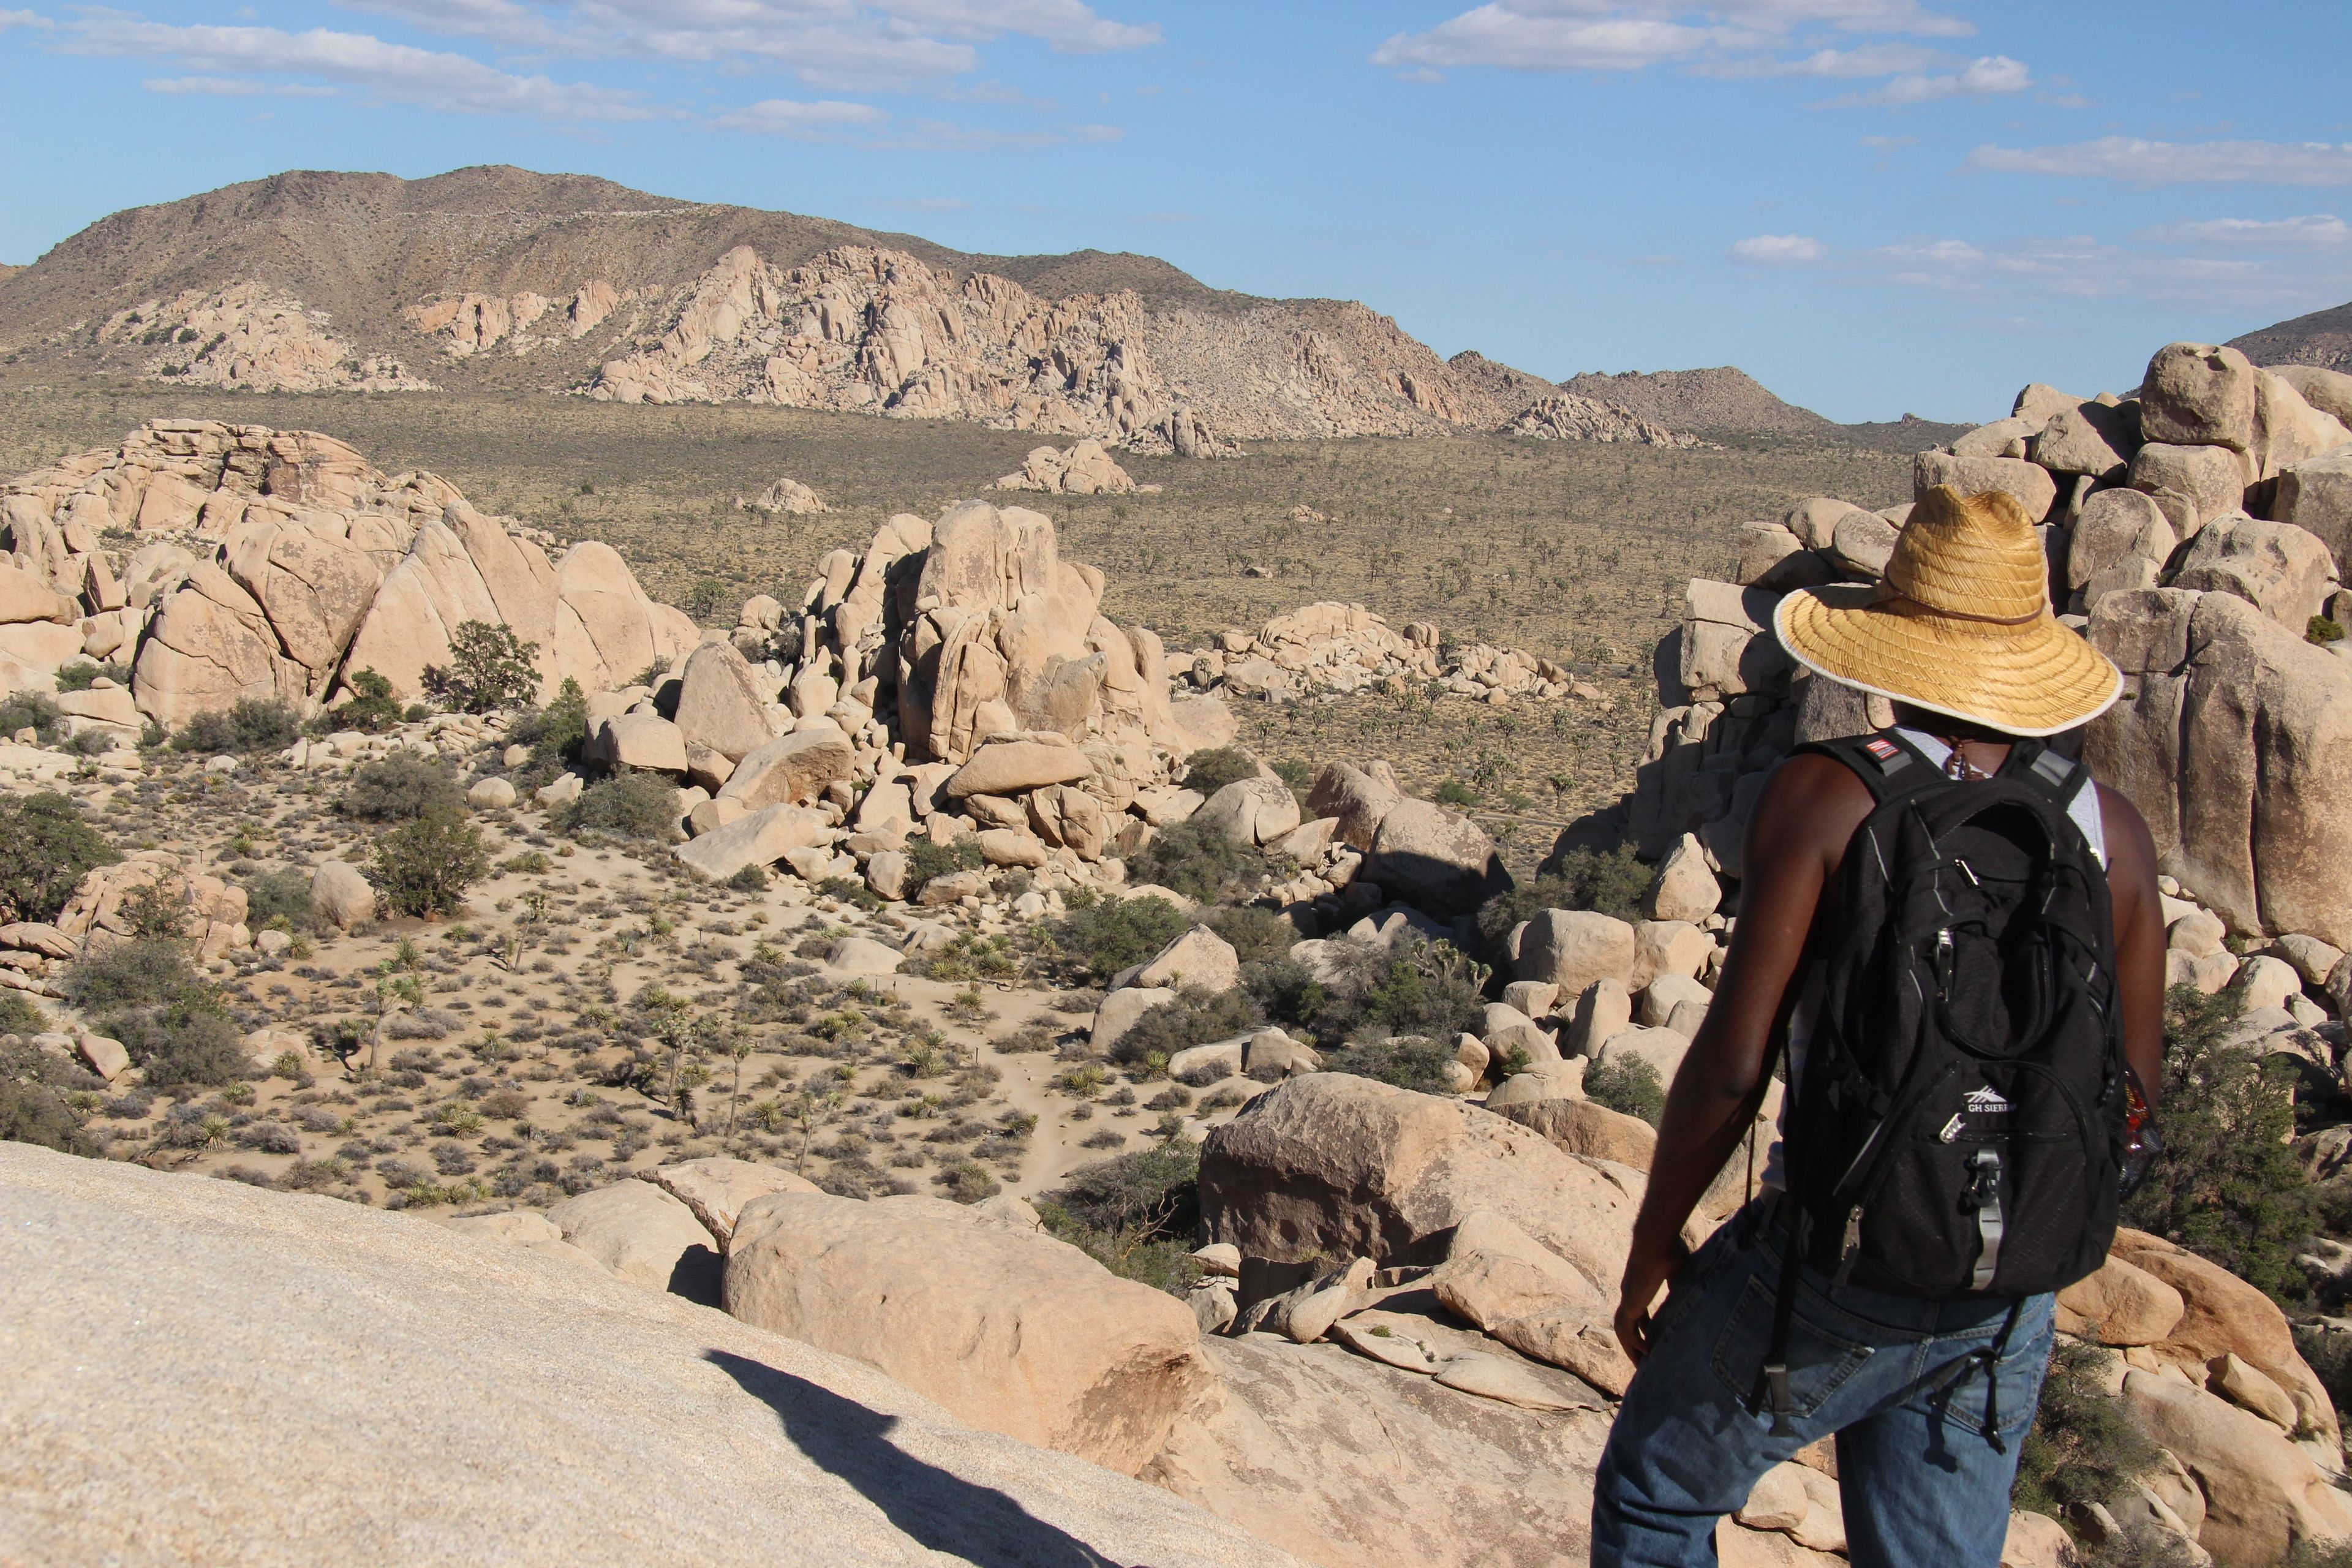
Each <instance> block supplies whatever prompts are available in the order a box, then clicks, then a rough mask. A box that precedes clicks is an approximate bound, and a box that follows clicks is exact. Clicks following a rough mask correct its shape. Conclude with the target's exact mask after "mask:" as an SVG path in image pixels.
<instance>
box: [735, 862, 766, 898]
mask: <svg viewBox="0 0 2352 1568" xmlns="http://www.w3.org/2000/svg"><path fill="white" fill-rule="evenodd" d="M727 885H728V886H729V887H730V888H732V889H735V891H737V892H739V893H761V892H765V891H767V889H768V868H766V867H764V866H746V867H744V868H741V869H740V870H739V871H737V872H736V873H735V874H734V875H733V876H731V877H730V878H728V879H727Z"/></svg>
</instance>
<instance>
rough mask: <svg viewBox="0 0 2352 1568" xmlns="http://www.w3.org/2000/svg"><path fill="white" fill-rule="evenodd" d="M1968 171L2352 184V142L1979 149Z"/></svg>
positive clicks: (2115, 139)
mask: <svg viewBox="0 0 2352 1568" xmlns="http://www.w3.org/2000/svg"><path fill="white" fill-rule="evenodd" d="M1967 166H1968V167H1969V168H1971V169H1980V170H1987V171H1990V172H1993V173H1999V174H2053V175H2059V176H2063V177H2073V178H2079V179H2095V180H2124V181H2127V182H2129V183H2131V184H2141V185H2179V184H2258V185H2344V184H2352V142H2344V143H2330V142H2144V141H2140V140H2138V139H2137V138H2136V137H2129V136H2102V137H2100V138H2099V139H2098V140H2097V141H2095V142H2074V143H2072V144H2070V145H2067V146H2063V147H1995V146H1991V145H1986V146H1982V147H1979V148H1978V149H1977V150H1976V151H1975V152H1973V153H1969V157H1968V165H1967Z"/></svg>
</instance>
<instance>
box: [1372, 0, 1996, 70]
mask: <svg viewBox="0 0 2352 1568" xmlns="http://www.w3.org/2000/svg"><path fill="white" fill-rule="evenodd" d="M1812 26H1830V27H1835V28H1837V29H1839V30H1841V31H1844V32H1854V33H1885V34H1896V35H1902V36H1906V37H1965V36H1966V35H1968V34H1969V33H1972V32H1974V31H1975V28H1974V27H1972V26H1970V25H1969V23H1968V22H1966V21H1965V20H1963V19H1961V18H1959V17H1957V16H1944V15H1942V14H1940V13H1937V12H1933V11H1929V10H1927V9H1926V8H1925V7H1923V6H1921V5H1917V4H1916V3H1914V0H1488V3H1487V4H1486V5H1478V6H1475V7H1474V8H1472V9H1470V10H1467V11H1465V12H1463V13H1461V14H1460V15H1459V16H1453V17H1450V18H1448V19H1447V20H1445V21H1444V22H1440V23H1439V24H1438V25H1437V26H1434V27H1432V28H1429V29H1428V30H1427V31H1425V32H1419V33H1399V34H1397V35H1396V36H1395V37H1391V38H1390V39H1389V40H1388V41H1387V42H1386V43H1384V44H1382V45H1381V47H1379V48H1378V49H1376V50H1374V51H1373V54H1372V63H1373V64H1374V65H1379V66H1388V67H1391V68H1419V69H1423V70H1426V69H1429V68H1434V67H1459V66H1505V67H1509V68H1513V69H1517V70H1565V71H1576V70H1639V69H1642V68H1644V67H1647V66H1652V65H1660V64H1667V63H1689V64H1693V65H1696V66H1699V67H1700V68H1704V69H1706V70H1707V71H1709V72H1710V73H1711V74H1717V75H1727V76H1730V75H1758V76H1781V75H1786V76H1861V77H1868V76H1883V75H1888V74H1891V73H1893V72H1895V71H1901V70H1916V69H1921V68H1925V67H1926V66H1927V65H1929V64H1932V63H1936V62H1935V60H1934V59H1933V58H1929V57H1928V56H1927V52H1926V51H1921V50H1917V49H1909V50H1902V49H1898V48H1897V47H1894V46H1883V45H1864V46H1862V47H1858V48H1854V49H1845V50H1841V49H1820V50H1816V51H1815V52H1814V53H1812V54H1811V55H1808V56H1805V57H1804V58H1800V59H1795V60H1781V59H1779V58H1776V57H1775V55H1774V53H1773V51H1774V50H1776V49H1778V48H1780V47H1784V46H1785V44H1786V43H1787V41H1788V38H1789V35H1790V32H1791V31H1792V30H1794V29H1796V28H1800V27H1812Z"/></svg>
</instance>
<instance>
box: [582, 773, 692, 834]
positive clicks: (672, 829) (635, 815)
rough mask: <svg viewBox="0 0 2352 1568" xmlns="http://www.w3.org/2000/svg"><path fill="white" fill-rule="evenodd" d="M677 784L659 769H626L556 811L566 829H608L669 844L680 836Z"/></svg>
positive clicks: (587, 830) (610, 831) (589, 830)
mask: <svg viewBox="0 0 2352 1568" xmlns="http://www.w3.org/2000/svg"><path fill="white" fill-rule="evenodd" d="M681 815H682V814H681V813H680V812H679V811H678V809H677V785H676V784H672V783H670V782H669V781H668V780H667V779H666V778H662V777H660V776H659V775H658V774H655V773H623V774H621V775H619V776H618V777H616V778H609V779H604V780H602V781H600V782H598V783H596V784H590V785H589V786H588V787H587V788H586V789H584V790H583V791H582V792H581V794H580V798H579V799H577V800H575V801H572V803H571V804H570V805H566V806H564V807H563V808H562V810H561V811H559V812H558V813H556V826H558V827H560V828H562V830H563V831H564V832H566V833H571V834H575V835H576V834H580V833H607V834H610V835H612V836H613V837H615V838H650V839H652V840H653V841H654V842H656V843H657V844H666V843H667V842H668V841H669V840H671V839H673V838H675V837H677V821H678V817H679V816H681Z"/></svg>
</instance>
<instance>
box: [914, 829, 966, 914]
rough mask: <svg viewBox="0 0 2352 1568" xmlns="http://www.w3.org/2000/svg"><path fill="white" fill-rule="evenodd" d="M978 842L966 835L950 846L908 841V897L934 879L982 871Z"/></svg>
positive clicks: (924, 840)
mask: <svg viewBox="0 0 2352 1568" xmlns="http://www.w3.org/2000/svg"><path fill="white" fill-rule="evenodd" d="M981 864H982V861H981V854H980V840H979V839H977V838H975V837H971V836H969V835H967V836H966V837H962V838H959V839H957V840H956V841H955V842H954V843H952V844H941V843H940V842H939V841H938V840H936V839H931V838H909V839H908V840H907V897H908V898H909V899H912V898H913V897H914V896H915V895H916V894H918V893H919V892H921V891H922V890H923V889H924V888H925V886H927V885H928V884H929V882H930V881H931V880H932V879H934V878H939V877H945V876H948V875H950V874H951V873H953V872H957V871H977V870H979V869H980V868H981Z"/></svg>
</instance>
